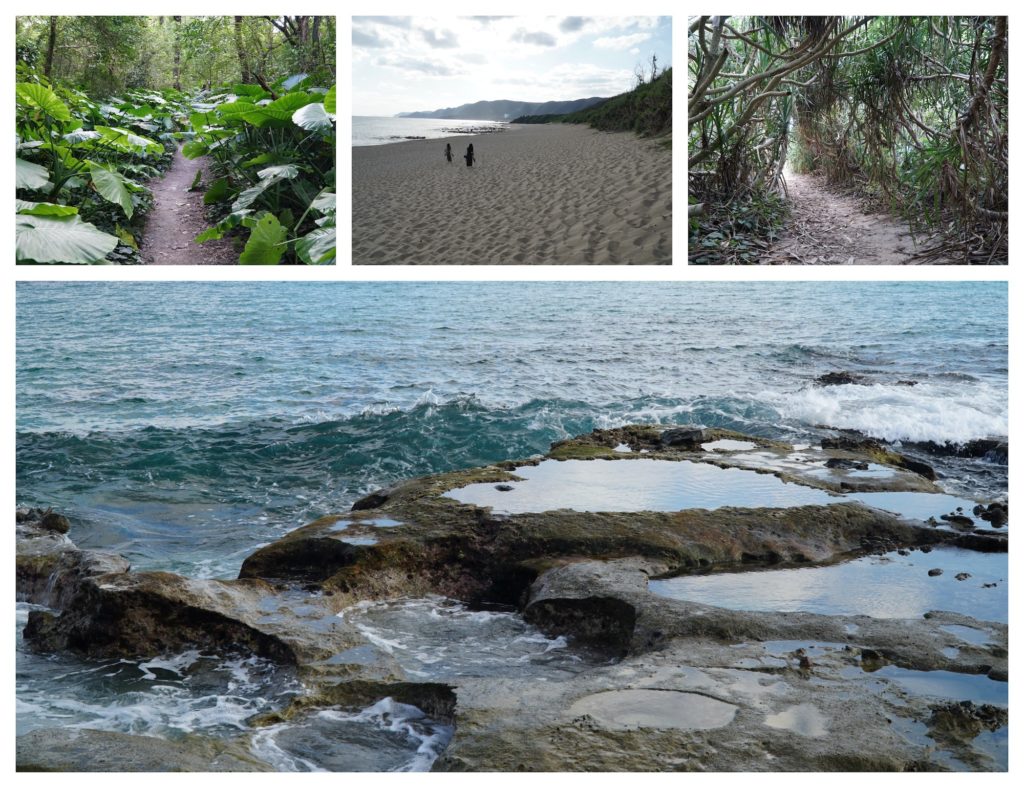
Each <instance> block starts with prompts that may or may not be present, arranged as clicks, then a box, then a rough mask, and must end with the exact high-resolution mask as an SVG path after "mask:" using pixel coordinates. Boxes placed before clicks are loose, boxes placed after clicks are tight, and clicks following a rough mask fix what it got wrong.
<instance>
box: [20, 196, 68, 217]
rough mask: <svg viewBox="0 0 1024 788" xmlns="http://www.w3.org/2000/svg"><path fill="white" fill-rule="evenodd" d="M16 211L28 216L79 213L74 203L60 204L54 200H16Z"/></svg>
mask: <svg viewBox="0 0 1024 788" xmlns="http://www.w3.org/2000/svg"><path fill="white" fill-rule="evenodd" d="M14 206H15V211H16V212H17V213H20V214H24V215H27V216H73V215H75V214H76V213H78V208H76V207H75V206H74V205H58V204H57V203H53V202H29V201H28V200H15V201H14Z"/></svg>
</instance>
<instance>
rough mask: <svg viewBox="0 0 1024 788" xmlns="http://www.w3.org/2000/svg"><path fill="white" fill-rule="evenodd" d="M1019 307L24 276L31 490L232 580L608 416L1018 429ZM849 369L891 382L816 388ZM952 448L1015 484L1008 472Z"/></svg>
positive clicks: (24, 425)
mask: <svg viewBox="0 0 1024 788" xmlns="http://www.w3.org/2000/svg"><path fill="white" fill-rule="evenodd" d="M951 310H955V311H956V316H955V319H951ZM1006 315H1007V304H1006V287H1005V285H1003V284H987V283H963V282H956V283H882V284H879V283H839V282H833V283H827V284H814V283H743V284H730V283H693V284H683V283H676V284H666V283H657V284H653V283H652V284H644V283H626V284H624V283H620V282H616V283H600V282H597V283H407V284H393V283H365V284H364V283H358V284H318V283H287V284H282V283H264V284H259V283H171V282H165V283H145V284H143V283H139V284H132V283H21V284H19V286H18V303H17V325H18V347H17V404H18V418H17V427H18V432H17V497H18V502H19V503H20V504H28V505H41V506H53V507H55V508H57V509H59V510H63V511H67V512H68V513H69V514H70V515H71V516H72V517H73V520H74V532H73V537H74V538H75V540H76V542H78V543H80V544H82V545H84V546H90V547H104V548H109V549H114V550H119V551H121V552H124V553H126V554H127V555H128V556H129V557H130V558H131V560H132V562H133V564H134V565H135V566H137V567H148V568H153V567H159V568H166V569H172V570H175V571H179V572H183V573H185V574H189V575H196V576H227V577H229V576H233V575H234V574H235V573H236V572H237V569H238V567H239V565H240V564H241V561H242V559H243V558H244V557H245V556H246V555H247V554H248V553H249V552H251V551H252V550H253V549H254V548H255V547H256V546H257V545H260V544H263V543H266V542H268V541H270V540H272V539H274V538H276V537H278V536H279V535H281V534H282V533H284V532H286V531H288V530H291V529H292V528H295V527H297V526H299V525H302V524H303V523H305V522H307V521H309V520H311V519H313V518H315V517H318V516H321V515H323V514H328V513H336V512H339V511H344V510H345V509H347V508H348V507H349V506H350V505H351V503H352V502H353V501H354V500H355V499H356V498H358V497H359V496H361V495H363V494H365V493H367V492H369V491H371V490H374V489H376V488H378V487H381V486H384V485H387V484H391V483H393V482H395V481H397V480H400V479H403V478H407V477H410V476H416V475H420V474H424V473H433V472H439V471H445V470H450V469H455V468H463V467H469V466H473V465H478V464H482V463H489V462H494V461H497V460H503V459H514V458H520V457H524V456H529V455H531V454H534V453H537V452H543V451H546V450H547V448H548V446H549V444H550V443H551V442H552V441H554V440H558V439H561V438H565V437H567V436H571V435H575V434H578V433H581V432H587V431H589V430H591V429H594V428H595V427H609V426H615V425H619V424H624V423H628V422H636V421H641V422H652V421H660V422H668V423H680V424H682V423H690V422H698V423H701V424H704V425H707V426H721V427H729V428H734V429H738V430H742V431H746V432H750V433H753V434H756V435H762V436H766V437H773V438H781V439H786V440H794V441H805V442H811V441H815V440H818V439H820V437H821V435H822V434H823V433H822V431H821V430H820V429H819V428H818V427H816V426H815V425H820V424H831V425H835V426H839V427H849V428H855V429H860V430H863V431H865V432H868V433H871V434H875V435H878V436H879V437H885V438H889V439H897V440H898V439H904V440H936V441H940V442H942V441H953V442H958V441H966V440H970V439H972V438H977V437H984V436H988V435H1005V434H1006V421H1007V404H1006V399H1007V398H1006V379H1007V378H1006V369H1007V337H1006V326H1007V317H1006ZM837 369H843V370H850V371H852V372H856V373H861V374H864V375H867V376H869V377H870V379H871V380H872V384H871V385H862V386H839V387H818V386H815V385H813V380H814V378H815V377H817V376H818V375H820V374H822V373H824V372H828V371H834V370H837ZM907 379H913V380H916V381H918V385H916V386H905V385H898V384H897V381H899V380H907ZM928 459H929V461H930V462H934V463H935V464H937V465H938V467H939V468H940V470H941V471H942V472H943V473H944V474H945V476H946V478H945V479H944V482H943V483H944V484H945V485H947V487H949V488H950V490H951V492H957V493H959V494H963V495H966V496H967V497H975V498H976V497H982V498H984V497H993V496H997V495H1000V494H1002V493H1003V492H1004V491H1005V488H1006V468H1005V466H1002V465H997V464H994V463H989V462H981V461H978V460H971V461H960V460H956V459H943V458H938V457H932V458H928Z"/></svg>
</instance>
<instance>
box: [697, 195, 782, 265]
mask: <svg viewBox="0 0 1024 788" xmlns="http://www.w3.org/2000/svg"><path fill="white" fill-rule="evenodd" d="M692 202H694V201H693V199H692V198H691V203H692ZM788 216H789V204H788V203H787V202H786V200H785V199H783V197H781V196H780V195H778V194H775V193H774V192H763V193H760V194H749V195H747V196H746V197H742V198H737V199H734V200H732V201H730V202H729V203H726V204H722V205H708V204H705V213H704V214H702V215H700V216H695V217H692V218H691V219H690V228H689V261H690V263H691V264H692V265H756V264H757V263H758V261H759V260H760V257H761V255H762V254H763V253H764V252H765V251H767V250H768V249H769V248H770V247H771V245H772V243H774V242H775V241H776V240H778V237H779V233H780V232H781V230H782V226H783V225H784V224H785V221H786V219H787V218H788Z"/></svg>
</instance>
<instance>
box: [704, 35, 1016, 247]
mask: <svg viewBox="0 0 1024 788" xmlns="http://www.w3.org/2000/svg"><path fill="white" fill-rule="evenodd" d="M1008 106H1009V104H1008V90H1007V21H1006V18H1005V17H869V16H853V17H838V16H827V17H826V16H821V17H726V16H701V17H694V18H692V20H691V22H690V25H689V92H688V113H689V116H688V132H689V156H688V164H689V217H690V261H691V262H695V263H753V262H758V261H759V259H760V257H761V256H762V255H763V254H764V253H765V252H766V251H767V250H769V249H770V248H771V247H772V245H773V243H774V242H775V241H776V240H777V239H778V238H779V236H780V234H781V233H783V232H785V229H786V228H787V227H791V226H792V225H794V224H798V221H797V220H798V217H795V216H789V212H790V210H791V209H792V208H793V205H792V203H791V201H790V200H789V199H788V198H790V197H791V195H790V193H789V191H788V189H787V185H789V182H790V181H791V180H792V179H793V177H794V175H795V177H800V176H802V175H808V174H809V175H813V176H815V178H816V179H817V180H816V181H814V183H818V184H820V185H821V187H823V188H824V189H827V190H830V191H832V192H843V193H846V194H848V195H853V196H854V197H855V198H856V199H857V200H858V201H859V204H860V205H861V206H862V207H863V208H864V209H865V210H866V211H868V212H872V213H874V212H881V213H890V214H892V215H894V216H895V217H899V219H900V220H901V221H903V222H906V223H908V224H909V227H910V230H911V231H912V233H913V235H914V236H915V237H916V239H917V240H918V241H919V243H918V251H917V253H916V258H917V259H918V260H919V261H929V260H935V259H937V258H940V257H941V258H944V259H946V260H948V261H951V262H962V263H998V262H1006V259H1007V250H1008V241H1007V227H1008V214H1007V189H1008V168H1007V167H1008V165H1007V161H1008V159H1007V152H1008V144H1009V143H1008V133H1007V120H1008ZM839 229H841V228H838V227H837V231H838V230H839ZM818 240H819V241H822V240H827V239H824V238H821V237H819V238H818Z"/></svg>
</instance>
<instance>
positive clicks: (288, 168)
mask: <svg viewBox="0 0 1024 788" xmlns="http://www.w3.org/2000/svg"><path fill="white" fill-rule="evenodd" d="M256 174H257V175H259V177H260V180H259V183H257V184H256V185H255V186H251V187H250V188H248V189H246V190H245V191H243V192H242V193H241V194H239V195H238V199H237V200H235V202H234V204H233V205H232V206H231V210H232V211H240V210H242V209H243V208H248V207H249V206H250V205H252V204H253V203H254V202H255V201H256V199H257V198H258V197H259V196H260V195H261V194H263V192H265V191H266V190H267V189H269V188H270V187H271V186H273V185H274V184H275V183H279V182H281V181H283V180H287V179H289V178H294V177H296V176H297V175H298V174H299V168H298V167H296V166H295V165H294V164H280V165H278V166H276V167H267V168H265V169H262V170H260V171H259V172H258V173H256Z"/></svg>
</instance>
